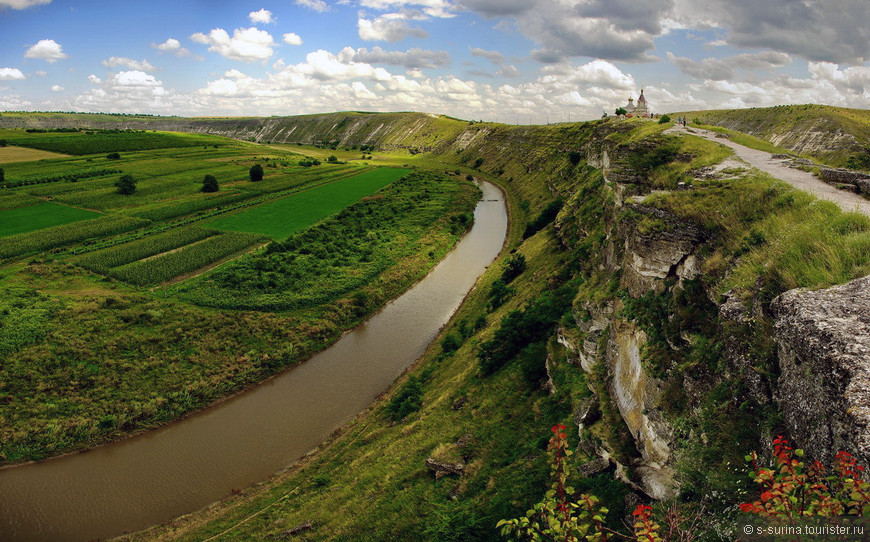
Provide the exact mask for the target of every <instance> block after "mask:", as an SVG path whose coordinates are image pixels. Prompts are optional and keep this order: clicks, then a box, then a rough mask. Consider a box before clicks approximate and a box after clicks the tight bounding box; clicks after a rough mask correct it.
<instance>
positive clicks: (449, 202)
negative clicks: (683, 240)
mask: <svg viewBox="0 0 870 542" xmlns="http://www.w3.org/2000/svg"><path fill="white" fill-rule="evenodd" d="M180 152H184V149H182V150H181V151H180ZM146 154H147V153H146ZM323 171H324V172H328V171H329V170H328V169H324V170H323ZM398 173H399V172H395V174H396V175H398ZM402 173H404V172H402ZM382 180H383V179H382ZM94 182H98V181H94ZM262 182H268V179H267V180H264V181H262ZM433 182H436V181H433ZM436 184H437V185H438V186H440V187H442V191H443V192H444V193H445V194H451V196H450V197H445V198H441V199H440V200H439V203H437V204H432V205H428V204H420V205H411V204H410V202H411V201H414V200H412V199H408V198H409V197H410V196H414V195H419V194H422V192H423V189H424V187H425V183H424V184H420V185H419V186H418V188H417V190H418V191H417V192H415V191H414V186H415V183H409V184H408V186H406V187H405V190H406V191H407V193H406V195H405V196H403V198H399V199H398V200H397V201H398V202H401V206H402V207H401V209H398V210H396V209H393V210H394V211H397V212H395V213H393V215H392V216H391V217H390V220H387V221H385V223H384V224H383V228H385V231H389V233H390V235H392V236H394V238H393V240H392V241H391V242H389V243H388V244H387V245H386V246H385V248H383V251H384V253H385V254H386V253H387V252H389V249H390V248H393V249H395V250H394V251H393V253H392V255H391V258H386V257H382V256H379V257H378V259H377V260H378V262H379V265H380V264H386V266H380V267H379V270H381V271H382V273H381V274H375V275H374V276H373V277H374V278H373V280H375V281H376V282H377V283H376V284H375V285H372V286H370V287H369V288H368V289H367V290H366V291H365V292H363V294H361V295H354V294H355V293H356V292H357V291H358V290H360V289H361V288H357V289H355V290H351V291H348V290H347V289H345V288H341V287H339V288H338V289H333V290H332V294H331V297H329V298H328V299H325V300H324V302H323V304H321V305H315V306H311V305H309V306H307V308H306V309H305V310H303V311H297V312H284V313H281V314H274V313H269V312H257V313H255V312H245V311H233V312H227V311H216V310H213V309H209V308H202V307H197V306H193V305H191V304H189V303H186V302H182V301H179V299H178V290H177V288H178V287H177V286H174V287H170V288H167V289H164V290H161V291H159V292H151V291H148V290H138V289H136V288H134V287H132V286H128V285H126V284H124V283H122V282H119V281H116V280H114V278H113V277H114V276H118V277H122V278H123V279H124V280H128V281H130V282H131V283H135V284H143V285H150V284H154V283H157V282H160V281H164V280H167V279H170V278H172V277H175V276H177V275H178V274H179V273H182V272H187V271H196V270H198V269H201V268H202V266H203V265H208V264H210V263H213V262H214V261H216V260H220V259H221V258H222V257H223V256H224V255H227V253H228V252H233V251H238V250H244V248H245V247H247V246H249V245H250V244H251V242H259V240H260V239H262V238H261V237H259V236H257V235H252V234H247V233H240V232H219V233H215V231H214V230H207V229H203V230H199V229H198V228H197V226H194V225H191V226H188V227H186V228H185V227H181V228H171V229H169V230H160V228H164V227H166V226H169V225H171V224H166V223H163V224H160V223H158V224H149V223H148V222H147V221H145V220H142V219H137V218H132V217H127V216H122V215H119V214H117V213H116V214H112V215H109V216H106V217H101V218H98V219H96V220H90V221H82V222H79V223H76V224H73V225H67V226H61V227H55V228H49V229H46V230H41V231H39V232H32V233H27V234H19V235H16V236H10V237H8V238H5V239H8V240H14V241H15V243H14V244H10V243H9V242H8V241H5V240H4V243H0V256H3V255H6V254H10V253H11V254H19V255H20V254H24V253H31V252H35V251H38V250H44V249H45V248H47V247H53V246H60V245H63V244H64V243H66V244H68V243H70V242H73V241H76V240H77V241H83V240H84V239H90V240H89V241H87V243H92V244H100V243H103V242H110V241H112V240H113V239H114V237H113V233H115V232H120V231H129V230H131V229H133V228H137V227H138V228H139V229H138V230H137V231H133V232H129V233H124V234H121V235H120V237H121V238H125V239H126V238H137V237H138V239H135V240H132V239H131V240H132V242H128V243H127V244H119V245H117V246H115V247H112V248H108V249H105V250H101V251H96V252H93V253H90V254H86V255H84V256H79V257H77V258H78V259H72V258H69V257H68V256H65V254H67V252H69V253H71V251H67V252H63V253H61V252H58V253H56V254H54V255H52V256H51V257H48V258H46V257H42V256H35V257H33V258H31V259H29V260H28V261H27V262H19V263H16V264H13V265H7V266H6V267H4V268H2V272H0V273H2V274H0V281H2V289H3V293H4V296H3V299H2V301H0V310H3V311H4V317H3V325H4V328H3V334H2V335H3V337H2V340H0V348H2V349H3V355H4V363H3V364H0V382H2V387H0V418H2V419H3V424H0V462H16V461H22V460H27V459H38V458H43V457H47V456H51V455H56V454H60V453H64V452H68V451H71V450H76V449H81V448H87V447H90V446H93V445H95V444H98V443H102V442H106V441H109V440H114V439H117V438H119V437H122V436H127V435H129V434H131V433H134V432H137V431H141V430H143V429H146V428H150V427H154V426H157V425H160V424H162V423H165V422H167V421H170V420H173V419H176V418H178V417H180V416H182V415H183V414H185V413H187V412H190V411H192V410H196V409H198V408H202V407H204V406H206V405H208V404H209V403H211V402H213V401H215V400H217V399H219V398H221V397H225V396H226V395H228V394H231V393H233V392H236V391H239V390H240V389H242V388H244V387H245V386H248V385H250V384H253V383H256V382H259V381H261V380H263V379H264V378H266V377H268V376H269V375H271V374H274V373H275V372H276V371H279V370H280V369H282V368H284V367H287V366H290V365H293V364H295V363H297V362H299V361H300V360H303V359H307V358H308V357H309V356H311V355H312V354H313V353H314V352H316V351H318V350H320V349H322V348H323V347H325V346H326V345H328V344H329V343H331V342H332V341H334V340H336V339H337V338H338V337H339V336H340V334H341V332H342V331H343V330H345V329H348V328H350V327H352V326H354V325H356V324H357V323H358V322H360V321H361V320H362V319H363V318H365V317H366V316H367V315H369V314H371V313H372V312H373V311H375V310H377V309H378V308H379V307H381V306H382V305H383V304H384V303H386V302H387V301H388V300H389V299H391V298H393V297H395V296H396V295H398V294H399V293H401V292H402V291H404V290H405V289H406V288H407V287H408V286H410V285H411V284H413V283H414V282H415V281H416V280H419V278H420V277H422V276H423V275H425V274H426V273H427V272H428V270H429V269H431V267H432V266H433V265H435V263H437V261H438V260H439V259H440V258H441V257H442V256H443V255H444V254H445V253H446V252H447V251H448V250H449V249H450V247H451V246H452V245H453V244H454V243H455V241H456V239H457V237H458V231H457V229H456V228H457V223H456V222H454V221H451V220H450V217H451V216H453V215H454V214H457V213H459V214H469V213H470V210H471V208H473V206H474V203H475V201H476V193H477V192H476V189H475V188H473V187H471V186H469V185H466V184H462V183H457V182H455V181H451V180H443V179H442V180H439V181H437V182H436ZM390 189H393V187H388V190H390ZM256 194H257V197H270V196H269V195H262V194H261V193H259V192H257V193H256ZM0 201H3V200H0ZM8 201H10V202H11V203H10V204H16V202H19V203H20V202H26V201H28V198H26V197H25V198H20V197H18V196H17V195H16V196H14V198H12V199H9V200H8ZM383 201H384V200H383V197H381V199H378V198H376V199H373V200H368V202H369V203H368V204H369V205H377V204H379V203H381V204H382V203H383ZM433 201H434V200H433ZM25 208H26V207H25ZM424 211H425V212H424ZM4 212H6V211H4ZM185 220H189V219H185ZM191 224H192V223H191ZM466 225H467V223H466ZM143 226H144V227H143ZM464 227H465V226H461V228H464ZM149 231H150V232H152V233H148V232H149ZM160 231H163V233H159V232H160ZM460 231H461V230H460ZM206 234H208V235H206ZM212 234H213V235H212ZM203 235H205V237H204V238H202V239H200V238H201V237H202V236H203ZM40 243H41V244H40ZM317 245H318V243H317V242H316V241H312V244H311V245H310V247H309V248H311V249H317V248H319V247H318V246H317ZM76 246H78V247H86V246H89V245H86V244H84V243H81V244H80V245H76ZM353 248H354V249H355V250H362V249H365V248H366V242H365V241H362V242H360V243H359V245H358V246H354V247H353ZM399 248H402V251H401V252H400V251H399V250H398V249H399ZM343 257H345V256H343ZM131 259H132V260H133V261H131ZM73 262H76V263H80V264H85V263H87V265H89V266H90V267H91V268H93V269H97V270H99V271H100V272H105V273H106V274H107V275H108V276H109V279H108V280H106V279H102V278H100V277H95V276H93V275H91V274H89V273H86V272H83V271H82V269H81V267H78V266H76V265H73ZM339 263H340V262H338V261H335V262H331V264H332V265H333V266H337V265H338V264H339ZM345 263H346V266H347V269H348V270H351V271H352V269H351V268H352V265H353V264H352V263H351V261H350V260H348V261H347V262H345ZM333 268H334V267H330V268H329V269H328V270H323V271H322V273H323V274H320V275H318V274H317V273H315V272H314V271H311V273H310V276H309V277H307V279H308V282H307V283H305V284H304V285H303V286H304V287H305V288H309V289H311V288H318V287H320V286H325V285H328V284H330V282H329V281H330V280H331V275H329V272H331V271H332V270H333ZM207 276H208V275H205V276H203V277H202V279H205V278H206V277H207ZM193 280H194V281H197V280H201V279H199V278H197V279H193ZM37 290H38V291H39V293H37ZM297 293H298V294H299V295H301V296H304V295H305V294H304V292H297ZM309 297H310V296H309Z"/></svg>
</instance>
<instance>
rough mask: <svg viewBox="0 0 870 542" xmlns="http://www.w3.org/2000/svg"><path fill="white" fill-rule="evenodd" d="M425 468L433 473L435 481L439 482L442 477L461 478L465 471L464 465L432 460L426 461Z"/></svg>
mask: <svg viewBox="0 0 870 542" xmlns="http://www.w3.org/2000/svg"><path fill="white" fill-rule="evenodd" d="M426 467H427V468H428V469H429V470H430V471H432V472H434V473H435V479H436V480H439V479H441V478H443V477H444V476H447V475H450V474H455V475H458V476H462V473H463V472H464V471H465V465H463V464H462V463H451V462H449V461H438V460H436V459H433V458H431V457H430V458H428V459H426Z"/></svg>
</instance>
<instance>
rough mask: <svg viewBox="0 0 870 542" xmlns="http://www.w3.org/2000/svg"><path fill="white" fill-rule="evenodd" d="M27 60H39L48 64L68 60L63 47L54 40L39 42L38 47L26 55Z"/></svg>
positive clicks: (32, 48)
mask: <svg viewBox="0 0 870 542" xmlns="http://www.w3.org/2000/svg"><path fill="white" fill-rule="evenodd" d="M24 57H25V58H39V59H42V60H45V61H46V62H49V63H53V62H57V61H58V60H61V59H64V58H67V55H66V54H64V52H63V47H62V46H61V45H60V44H59V43H57V42H56V41H54V40H39V41H38V42H36V45H34V46H33V47H31V48H30V49H28V50H27V52H26V53H24Z"/></svg>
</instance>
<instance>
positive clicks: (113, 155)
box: [106, 152, 121, 160]
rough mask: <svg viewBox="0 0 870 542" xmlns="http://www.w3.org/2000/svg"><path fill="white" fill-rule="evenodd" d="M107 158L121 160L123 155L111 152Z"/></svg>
mask: <svg viewBox="0 0 870 542" xmlns="http://www.w3.org/2000/svg"><path fill="white" fill-rule="evenodd" d="M106 159H107V160H120V159H121V155H120V154H119V153H117V152H110V153H109V154H107V155H106Z"/></svg>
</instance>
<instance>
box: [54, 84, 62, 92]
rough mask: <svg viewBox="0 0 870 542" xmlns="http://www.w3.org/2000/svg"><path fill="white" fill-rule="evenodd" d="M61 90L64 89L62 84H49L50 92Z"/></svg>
mask: <svg viewBox="0 0 870 542" xmlns="http://www.w3.org/2000/svg"><path fill="white" fill-rule="evenodd" d="M63 90H65V89H64V88H63V87H62V86H60V85H52V86H51V91H52V92H61V91H63Z"/></svg>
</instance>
